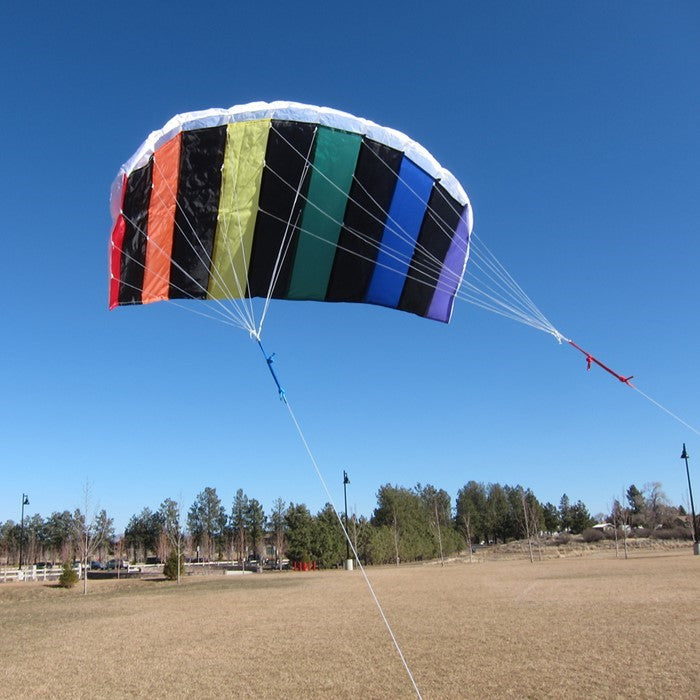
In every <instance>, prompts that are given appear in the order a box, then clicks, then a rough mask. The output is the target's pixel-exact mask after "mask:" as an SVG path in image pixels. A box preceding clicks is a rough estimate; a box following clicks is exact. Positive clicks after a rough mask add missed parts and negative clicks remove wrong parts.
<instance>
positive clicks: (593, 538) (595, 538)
mask: <svg viewBox="0 0 700 700" xmlns="http://www.w3.org/2000/svg"><path fill="white" fill-rule="evenodd" d="M581 537H582V538H583V541H584V542H600V540H602V539H603V538H604V537H605V535H604V534H603V533H602V532H601V531H600V530H595V529H594V528H592V527H589V528H587V529H586V530H584V531H583V532H582V533H581Z"/></svg>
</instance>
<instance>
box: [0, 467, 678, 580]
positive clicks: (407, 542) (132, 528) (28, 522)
mask: <svg viewBox="0 0 700 700" xmlns="http://www.w3.org/2000/svg"><path fill="white" fill-rule="evenodd" d="M87 505H88V504H87V502H86V507H85V508H84V509H83V510H82V511H81V509H76V510H75V511H73V512H70V511H67V510H65V511H62V512H54V513H51V515H49V516H48V517H47V518H43V517H42V516H41V515H39V514H35V515H32V516H28V517H26V518H25V520H24V524H23V527H22V523H16V522H14V521H12V520H7V521H5V522H3V523H0V563H4V564H8V565H11V564H14V563H16V562H17V561H18V559H19V551H20V544H21V546H22V549H23V551H24V561H25V562H26V563H34V562H38V561H51V562H59V561H69V560H74V559H81V560H85V561H87V559H88V558H95V559H99V560H102V559H103V558H105V557H107V556H116V557H119V558H121V557H125V558H128V559H129V560H130V561H133V562H136V561H145V560H146V559H147V558H148V557H149V556H152V557H156V558H157V559H158V560H159V561H165V559H166V557H167V556H168V554H169V553H171V552H172V551H174V550H175V548H176V547H177V551H178V552H180V553H183V554H184V555H185V556H186V557H187V558H189V559H191V560H197V559H198V560H202V561H216V560H227V561H232V560H237V561H244V560H247V559H248V560H250V559H255V560H257V561H258V562H263V561H267V562H270V563H272V564H273V565H278V566H280V567H281V566H282V565H283V563H286V561H297V562H304V561H308V562H311V561H313V562H316V563H317V565H318V566H320V567H333V566H337V565H340V564H341V563H342V561H343V560H344V559H345V557H346V549H347V546H346V540H345V536H344V534H343V531H342V526H341V522H343V523H344V516H343V517H339V516H338V515H337V514H336V513H335V511H334V510H333V508H332V506H331V505H330V504H326V505H325V507H324V508H323V509H322V510H321V511H319V512H318V513H316V514H312V513H311V512H310V511H309V509H308V507H307V506H306V505H305V504H303V503H296V504H295V503H286V502H285V501H284V500H283V499H282V498H278V499H277V500H275V502H274V503H273V504H272V507H271V508H270V509H269V510H268V511H267V512H266V511H265V510H264V508H263V506H262V504H261V503H260V502H259V501H258V500H257V499H255V498H250V497H249V496H247V495H246V494H245V493H244V492H243V490H242V489H239V490H238V491H237V492H236V494H235V496H234V498H233V501H232V503H231V504H230V506H229V507H228V508H226V506H225V505H224V503H223V502H222V500H221V498H220V497H219V495H218V493H217V491H216V488H214V487H209V486H208V487H206V488H205V489H204V490H203V491H201V492H200V493H199V494H197V496H196V498H195V500H194V502H193V503H192V504H191V506H190V507H189V509H188V510H187V511H186V513H183V509H182V504H181V503H179V502H178V501H176V500H174V499H171V498H166V499H165V500H164V501H163V502H162V503H161V504H160V505H159V506H158V508H156V509H152V508H150V507H145V508H143V509H142V510H141V511H140V512H139V513H136V514H134V515H133V516H132V517H131V518H130V519H129V522H128V524H127V526H126V528H125V529H124V532H123V533H120V534H116V533H115V529H114V523H113V519H111V518H109V517H108V516H107V513H106V511H104V510H101V511H100V512H98V513H95V514H94V515H93V516H92V517H91V518H89V517H87V515H86V514H87V512H88V508H87ZM685 516H686V514H685V511H684V510H683V508H682V507H675V506H672V505H671V504H670V502H669V501H668V499H667V498H666V496H665V494H664V493H663V491H662V489H661V484H659V483H657V482H655V483H652V484H647V485H645V486H644V488H642V489H639V488H637V487H636V486H635V485H634V484H632V485H631V486H630V487H629V488H628V489H627V490H626V492H625V494H624V496H623V497H622V498H621V499H619V500H618V499H613V503H612V509H611V513H610V514H609V515H607V516H604V517H605V518H606V519H607V520H608V521H609V522H610V523H612V524H613V525H614V526H615V527H622V528H634V527H636V528H647V529H649V530H657V529H659V528H666V529H670V528H674V527H676V528H678V527H679V526H680V527H684V528H685V529H686V530H687V531H688V533H689V532H690V522H689V519H688V518H687V517H685ZM594 523H595V520H594V518H592V517H591V515H590V513H589V511H588V509H587V507H586V505H585V504H584V503H583V502H582V501H580V500H577V501H575V502H572V500H571V499H570V498H569V497H568V496H567V495H566V494H563V495H562V497H561V499H560V502H559V504H558V505H554V504H552V503H542V502H540V501H539V500H538V499H537V497H536V496H535V494H534V493H533V492H532V490H531V489H526V488H524V487H522V486H520V485H516V486H509V485H501V484H498V483H490V484H484V483H481V482H476V481H469V482H467V483H466V484H465V485H464V486H463V487H462V488H461V489H459V491H458V492H457V496H456V498H455V501H454V504H453V502H452V498H451V496H450V495H449V494H448V493H447V492H446V491H445V490H444V489H437V488H436V487H434V486H432V485H430V484H427V485H422V484H416V485H415V486H413V487H404V486H398V485H391V484H384V485H383V486H381V487H380V488H379V490H378V491H377V506H376V508H375V509H374V512H373V513H372V515H371V516H370V517H365V516H359V517H357V516H355V515H353V516H352V517H351V518H349V519H348V522H347V523H345V525H346V530H347V532H348V535H349V537H350V540H351V542H352V545H353V548H354V550H355V552H357V555H358V556H359V558H360V560H361V561H362V562H363V563H365V564H385V563H395V564H400V563H401V562H407V561H417V560H422V559H432V558H436V557H443V556H448V555H451V554H454V553H456V552H459V551H462V550H464V549H465V548H469V547H472V546H475V545H479V544H494V543H501V542H502V543H505V542H508V541H510V540H522V539H527V540H528V541H530V540H532V539H533V538H539V537H542V536H543V535H554V534H556V533H570V534H579V533H582V532H584V531H586V530H587V529H588V528H590V527H591V526H592V525H593V524H594ZM351 556H353V555H352V554H351Z"/></svg>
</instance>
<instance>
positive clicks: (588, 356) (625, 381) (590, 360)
mask: <svg viewBox="0 0 700 700" xmlns="http://www.w3.org/2000/svg"><path fill="white" fill-rule="evenodd" d="M568 343H569V345H571V346H572V347H574V348H576V349H577V350H578V351H579V352H582V353H583V354H584V355H585V356H586V365H587V368H588V369H589V370H590V368H591V363H593V362H595V363H596V364H597V365H598V367H601V368H602V369H604V370H605V371H606V372H609V373H610V374H612V376H613V377H615V378H616V379H619V380H620V381H621V382H622V383H623V384H627V385H628V386H632V387H633V385H632V384H631V383H630V379H633V378H634V375H630V376H629V377H623V376H622V375H621V374H618V373H617V372H615V370H612V369H610V367H608V366H607V365H604V364H603V363H602V362H601V361H600V360H598V359H596V358H595V357H593V355H591V353H590V352H586V350H584V349H583V348H582V347H579V346H578V345H576V343H574V341H573V340H569V341H568ZM633 388H634V387H633Z"/></svg>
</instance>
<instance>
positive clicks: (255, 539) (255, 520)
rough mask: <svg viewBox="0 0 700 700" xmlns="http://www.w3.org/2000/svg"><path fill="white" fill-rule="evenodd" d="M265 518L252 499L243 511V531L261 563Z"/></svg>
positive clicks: (258, 505)
mask: <svg viewBox="0 0 700 700" xmlns="http://www.w3.org/2000/svg"><path fill="white" fill-rule="evenodd" d="M266 521H267V518H266V517H265V512H264V511H263V507H262V506H261V505H260V503H259V502H258V501H257V500H256V499H255V498H252V499H251V500H249V501H248V507H247V508H246V511H245V529H246V533H247V535H248V541H249V542H250V546H251V548H252V550H253V553H254V555H255V556H256V557H257V559H258V561H259V562H260V563H262V558H263V556H264V553H265V552H264V549H265V526H266Z"/></svg>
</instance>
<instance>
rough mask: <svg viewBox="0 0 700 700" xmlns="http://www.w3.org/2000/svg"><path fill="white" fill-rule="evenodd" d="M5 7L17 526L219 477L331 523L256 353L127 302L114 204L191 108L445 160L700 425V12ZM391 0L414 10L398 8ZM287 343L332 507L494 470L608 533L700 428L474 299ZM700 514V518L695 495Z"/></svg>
mask: <svg viewBox="0 0 700 700" xmlns="http://www.w3.org/2000/svg"><path fill="white" fill-rule="evenodd" d="M239 5H241V3H230V2H210V3H207V4H206V5H205V6H202V7H201V8H200V7H196V6H195V5H193V4H192V3H178V2H170V3H158V2H154V3H133V2H122V3H119V4H118V5H114V6H109V7H108V6H107V5H100V4H95V3H87V2H85V3H70V4H69V5H66V6H63V5H61V6H54V5H51V4H50V3H36V4H31V3H30V4H29V5H24V6H20V5H18V4H15V5H11V6H8V7H6V8H5V10H4V20H3V32H2V34H3V39H2V42H0V60H1V63H2V65H3V71H2V73H1V74H0V93H1V94H2V100H1V104H2V107H1V108H0V109H1V111H0V119H1V120H2V136H3V138H2V141H3V143H2V161H1V162H2V167H1V168H0V191H1V192H2V203H3V207H2V212H3V216H2V223H1V224H0V225H1V226H2V240H3V249H2V255H0V285H1V286H2V297H1V298H2V329H3V330H2V337H3V343H2V362H1V363H0V379H1V386H2V401H1V403H0V464H1V465H2V467H1V468H0V521H2V520H6V519H10V518H12V519H15V520H17V519H18V518H19V510H20V498H21V495H22V493H23V492H26V493H28V494H29V497H30V500H31V504H30V506H29V508H28V512H29V513H34V512H40V513H42V514H43V515H45V516H46V515H48V514H49V513H50V512H51V511H53V510H62V509H64V508H70V509H72V508H75V507H77V506H78V505H79V504H80V502H81V497H82V488H83V484H84V483H85V481H86V479H87V480H89V482H90V483H91V491H92V495H93V503H94V505H98V506H99V507H103V508H105V509H106V510H107V511H108V513H109V514H111V515H112V516H113V517H115V519H116V524H117V527H118V528H119V529H123V527H124V525H125V524H126V522H127V520H128V518H129V517H130V516H131V515H132V514H133V513H135V512H138V511H140V510H141V508H143V507H144V506H150V507H152V508H156V507H157V506H158V504H159V503H160V502H161V501H162V500H163V499H165V498H166V497H172V498H176V499H177V498H181V499H182V501H183V503H184V505H185V508H187V507H188V506H189V504H191V503H192V501H193V499H194V497H195V495H196V494H197V493H198V492H199V491H201V490H202V489H203V488H204V487H205V486H215V487H216V488H217V490H218V492H219V494H220V496H221V497H222V499H223V501H224V503H225V504H226V506H227V508H230V504H231V501H232V499H233V495H234V493H235V491H236V490H237V489H238V488H243V489H244V490H245V492H246V493H247V494H248V495H249V496H250V497H255V498H257V499H258V500H260V501H261V502H262V503H263V505H264V506H265V507H266V509H267V508H269V507H270V505H271V503H272V501H273V500H274V499H275V498H276V497H278V496H281V497H283V498H285V499H286V500H292V501H294V502H305V503H307V505H309V507H310V508H311V509H312V510H313V511H316V510H318V509H320V508H321V507H322V506H323V504H324V502H325V496H324V495H323V493H322V491H321V488H320V485H319V483H318V480H317V478H316V476H315V474H314V472H313V470H312V468H311V466H310V465H309V463H308V459H307V457H306V454H305V453H304V451H303V448H302V447H301V445H300V443H299V440H298V438H297V436H296V434H295V432H294V429H293V427H292V425H291V423H290V420H289V417H288V415H287V413H286V411H285V410H284V408H283V406H282V405H281V404H280V402H279V400H278V398H277V395H276V392H275V389H274V385H273V384H272V381H271V379H270V377H269V375H268V374H267V369H266V367H265V365H264V362H263V361H262V358H261V356H260V353H259V351H258V349H257V348H256V347H255V344H254V343H253V342H251V341H250V340H249V339H248V337H247V336H246V335H245V334H244V333H242V332H240V331H235V330H230V329H228V328H226V327H224V326H220V325H218V324H215V323H212V322H209V321H206V320H200V319H198V318H197V317H195V316H194V315H191V314H187V313H185V312H183V311H181V310H179V309H175V308H172V307H169V306H168V305H167V304H154V305H151V306H150V307H144V308H121V309H117V310H115V311H112V312H109V311H108V310H107V282H108V279H107V244H108V237H109V230H110V217H109V208H108V196H109V187H110V183H111V181H112V179H113V178H114V176H115V174H116V172H117V170H118V168H119V166H120V165H121V164H122V163H123V162H124V161H125V160H126V159H127V158H128V157H129V156H130V155H131V154H132V153H133V151H134V150H135V149H136V148H137V147H138V145H139V144H140V143H141V141H142V140H143V139H144V138H145V137H146V136H147V134H148V133H149V132H150V131H151V130H153V129H157V128H160V127H161V126H162V125H163V124H164V123H165V122H166V121H167V119H169V118H170V117H171V116H172V115H174V114H176V113H178V112H183V111H190V110H196V109H203V108H207V107H214V106H216V107H228V106H231V105H234V104H239V103H244V102H249V101H252V100H258V99H260V100H274V99H289V100H296V101H300V102H308V103H311V104H320V105H327V106H330V107H335V108H339V109H343V110H346V111H349V112H351V113H354V114H357V115H359V116H364V117H367V118H369V119H372V120H374V121H376V122H378V123H380V124H385V125H388V126H393V127H395V128H397V129H400V130H401V131H404V132H405V133H407V134H409V135H410V136H412V137H413V138H415V139H416V140H418V141H420V142H421V143H423V144H424V145H425V146H426V147H427V148H428V149H429V150H430V151H431V152H432V153H433V154H434V155H435V156H436V157H437V159H438V160H439V161H440V162H441V163H442V164H443V165H444V166H445V167H447V168H449V169H450V170H451V171H452V172H453V173H454V174H455V175H456V176H457V177H458V178H459V179H460V181H461V182H462V183H463V185H464V187H465V189H466V190H467V192H468V193H469V195H470V198H471V200H472V203H473V206H474V211H475V231H476V233H477V234H478V236H479V237H480V238H481V239H482V240H483V241H485V242H486V243H487V244H488V246H489V247H490V248H491V249H492V250H493V251H494V252H495V254H496V255H497V256H498V258H499V259H500V260H501V262H502V263H503V264H504V265H505V266H506V268H507V269H508V270H509V271H510V273H511V274H512V275H513V276H514V277H515V279H516V280H517V281H518V282H519V283H520V284H521V286H522V287H523V288H524V289H525V290H526V291H527V292H528V293H529V295H530V297H531V298H532V299H533V300H534V301H535V302H536V303H537V304H538V306H539V307H540V308H541V309H542V310H543V312H544V313H545V314H546V315H547V316H548V317H549V319H550V320H551V321H552V322H553V323H554V324H555V325H556V326H557V327H558V328H559V329H560V330H561V331H562V332H563V333H564V334H565V335H567V336H568V337H570V338H572V339H574V340H575V341H576V342H578V343H579V344H580V345H582V346H583V347H585V348H586V349H588V350H590V351H591V352H593V353H594V354H596V355H597V356H599V357H600V358H601V359H602V360H603V361H605V362H607V363H609V364H610V365H611V366H612V367H614V368H615V369H618V370H619V371H620V372H622V373H624V374H634V375H635V381H636V382H637V384H638V386H639V387H640V388H641V389H642V390H643V391H645V392H646V393H648V394H650V395H652V396H653V397H654V398H656V399H657V400H658V401H660V402H661V403H663V404H664V405H666V406H668V407H669V408H670V409H671V410H673V411H674V412H676V413H678V414H679V415H681V416H682V417H683V418H684V419H685V420H686V421H688V422H689V423H691V424H692V425H694V426H698V425H700V406H699V402H698V394H699V390H700V374H699V373H698V369H697V360H698V341H699V340H700V325H699V320H700V319H699V317H698V299H699V298H700V281H699V278H698V263H700V242H699V240H698V232H699V231H698V228H699V226H698V222H699V220H700V218H699V211H700V207H699V206H698V205H699V204H700V169H699V168H698V163H700V137H699V136H698V115H699V114H700V90H699V85H700V83H699V81H698V75H700V5H698V3H697V2H674V3H663V4H661V5H660V4H658V3H651V2H613V3H610V2H587V3H574V2H558V1H557V2H554V1H552V2H538V3H515V2H490V1H489V2H462V1H461V2H443V3H439V4H437V5H435V4H432V5H431V4H430V3H425V2H401V3H375V2H354V3H350V4H348V3H342V4H341V3H304V2H297V3H275V2H270V3H263V4H259V5H258V7H260V8H261V9H252V8H253V5H252V4H250V5H245V6H244V7H239ZM392 5H393V7H392ZM265 342H266V346H267V348H268V349H269V350H270V351H275V352H276V353H277V364H276V367H277V369H278V372H279V373H280V376H281V377H282V379H283V381H284V383H285V386H286V389H287V393H288V395H289V397H290V400H291V402H292V403H293V406H294V410H295V411H296V414H297V416H298V418H299V419H300V421H301V423H302V425H303V427H304V430H305V432H306V434H307V437H308V439H309V441H310V444H311V446H312V448H313V450H314V451H315V453H316V455H317V458H318V461H319V464H320V467H321V469H322V471H323V473H324V474H325V476H326V478H327V479H328V482H329V485H330V487H331V490H332V492H333V495H334V498H335V499H336V503H337V504H338V505H341V504H342V470H343V469H347V471H348V472H349V475H350V478H351V485H350V487H349V492H348V500H349V505H350V507H351V509H354V510H356V511H357V512H358V513H364V514H366V515H369V514H371V512H372V509H373V508H374V506H375V502H376V501H375V494H376V491H377V488H378V487H379V486H380V485H381V484H383V483H386V482H391V483H398V484H402V485H406V486H412V485H414V484H415V483H416V482H417V481H421V482H423V483H425V482H430V483H433V484H434V485H435V486H437V487H439V488H444V489H446V490H447V491H448V492H449V493H450V494H451V495H452V496H453V497H454V496H455V495H456V493H457V490H458V489H459V488H460V487H461V486H462V485H464V484H465V483H466V482H467V481H468V480H470V479H476V480H478V481H484V482H492V481H493V482H500V483H509V484H516V483H521V484H523V485H524V486H526V487H531V488H532V489H533V490H534V491H535V493H536V495H537V496H538V497H539V498H540V499H541V500H543V501H552V502H554V503H558V502H559V498H560V497H561V495H562V493H563V492H566V493H567V494H568V495H569V497H570V498H571V499H572V500H577V499H579V498H580V499H582V500H583V501H584V502H585V503H586V504H587V505H588V507H589V509H590V510H591V512H592V513H596V512H598V511H604V510H607V509H608V508H609V506H610V503H611V501H612V498H613V497H614V496H619V495H621V493H622V490H623V488H624V487H626V486H628V485H629V484H630V483H635V484H637V486H639V487H641V486H642V485H643V484H644V483H646V482H650V481H661V482H662V483H663V485H664V488H665V491H666V492H667V494H668V496H669V497H670V499H671V500H672V501H673V502H674V503H676V504H678V503H683V504H687V487H686V484H685V473H684V469H683V465H682V462H681V460H680V459H679V455H680V451H681V445H682V443H683V442H684V441H685V442H687V443H688V449H689V451H690V453H691V459H693V458H695V459H694V461H693V462H691V464H692V466H693V468H694V469H695V472H696V473H698V470H700V437H698V435H696V434H694V433H692V432H691V431H689V430H687V429H686V428H684V427H683V426H682V425H680V424H678V423H676V422H675V421H673V420H672V419H671V418H669V417H667V416H666V415H665V414H664V413H662V412H661V411H659V410H658V409H657V408H655V407H654V406H652V405H651V404H649V403H648V402H647V401H645V400H644V399H642V398H641V397H640V396H639V395H638V394H636V393H635V392H634V391H632V390H630V389H628V388H627V387H625V386H623V385H622V384H620V383H619V382H617V381H616V380H614V379H613V378H611V377H609V376H608V375H606V374H605V373H604V372H602V371H591V372H586V371H585V360H584V358H583V357H582V356H581V355H578V354H577V353H576V352H575V351H573V350H572V349H571V348H569V347H567V346H559V345H558V344H557V343H556V342H555V341H554V340H553V339H552V338H551V337H550V336H547V335H545V334H543V333H540V332H537V331H534V330H532V329H530V328H528V327H526V326H522V325H519V324H517V323H514V322H512V321H508V320H504V319H502V318H499V317H498V316H496V315H493V314H490V313H487V312H484V311H481V310H479V309H477V308H475V307H473V306H471V305H468V304H465V303H462V304H458V305H457V308H456V309H455V313H454V316H453V321H452V323H451V324H450V325H449V326H445V325H443V324H439V323H434V322H429V321H425V320H422V319H418V318H415V317H413V316H410V315H407V314H401V313H398V312H391V311H388V310H385V309H381V308H373V307H365V306H352V305H322V304H316V303H293V302H286V303H284V302H283V303H278V304H276V305H273V308H272V310H271V312H270V316H269V318H268V320H267V323H266V335H265ZM695 484H696V493H697V495H698V497H700V488H697V484H698V481H697V479H696V480H695Z"/></svg>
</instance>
